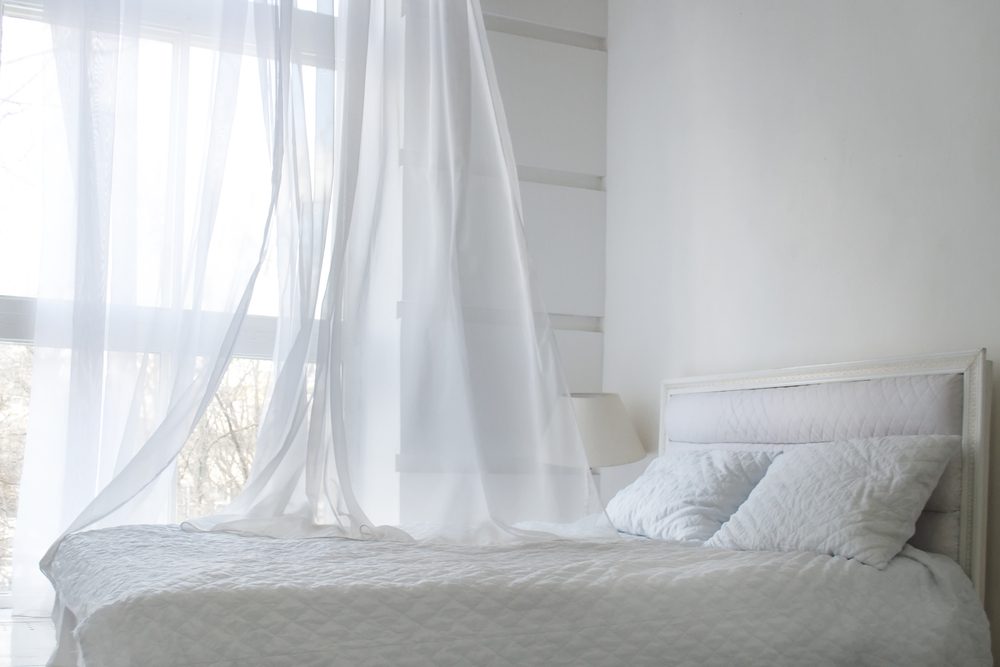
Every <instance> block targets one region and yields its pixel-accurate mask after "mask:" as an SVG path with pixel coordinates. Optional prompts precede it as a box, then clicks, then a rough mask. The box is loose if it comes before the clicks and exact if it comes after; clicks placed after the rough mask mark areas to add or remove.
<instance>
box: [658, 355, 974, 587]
mask: <svg viewBox="0 0 1000 667" xmlns="http://www.w3.org/2000/svg"><path fill="white" fill-rule="evenodd" d="M990 366H991V364H990V362H989V361H987V360H986V351H985V350H979V351H976V352H967V353H959V354H944V355H931V356H923V357H910V358H902V359H890V360H885V361H875V362H859V363H847V364H831V365H825V366H807V367H801V368H786V369H781V370H775V371H763V372H757V373H751V374H745V375H724V376H715V377H701V378H686V379H681V380H670V381H667V382H665V383H664V385H663V395H662V399H661V400H662V404H661V415H662V418H661V420H660V451H661V452H662V451H663V450H664V449H665V448H666V447H695V448H698V447H704V446H709V445H710V446H712V447H725V448H755V449H760V448H765V449H770V448H776V449H785V448H788V447H794V446H795V445H797V444H803V443H810V442H830V441H835V440H844V439H848V438H864V437H875V436H884V435H923V434H937V435H954V436H961V439H962V447H961V452H960V455H956V457H955V459H954V460H953V461H952V463H951V464H950V465H949V466H948V469H947V470H946V471H945V473H944V475H942V478H941V482H940V483H939V485H938V488H937V490H935V492H934V494H933V495H932V497H931V499H930V500H929V501H928V503H927V506H926V508H925V511H924V513H923V514H922V515H921V518H920V520H919V521H918V523H917V532H916V534H915V535H914V536H913V538H912V539H911V540H910V541H911V542H912V543H913V544H914V545H915V546H918V547H920V548H922V549H925V550H927V551H933V552H937V553H942V554H945V555H947V556H950V557H951V558H954V559H955V560H956V561H957V562H958V563H959V565H961V566H962V569H964V570H965V572H966V574H968V575H969V577H970V578H971V579H972V582H973V584H975V586H976V590H977V591H978V592H979V595H980V597H982V596H983V594H984V590H985V589H984V584H985V565H986V559H985V552H986V494H987V488H988V487H987V472H988V469H989V460H988V456H989V433H988V428H989V409H990V388H991V378H992V375H991V372H990Z"/></svg>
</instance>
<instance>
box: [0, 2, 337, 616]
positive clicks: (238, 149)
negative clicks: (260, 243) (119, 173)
mask: <svg viewBox="0 0 1000 667" xmlns="http://www.w3.org/2000/svg"><path fill="white" fill-rule="evenodd" d="M248 2H250V0H248ZM317 4H319V5H323V6H325V5H326V4H327V3H323V2H320V3H317V2H316V0H300V2H299V3H298V10H297V12H296V21H300V20H303V19H305V20H304V23H305V24H306V26H305V27H306V28H307V29H306V30H305V33H308V34H306V35H305V36H304V37H302V38H301V39H300V40H299V41H298V44H300V45H301V48H300V49H299V50H298V51H297V52H296V53H295V54H293V59H294V60H295V61H296V62H298V63H299V64H300V65H301V67H302V69H301V71H302V76H303V77H304V78H306V79H307V80H308V79H309V78H310V77H315V72H316V71H317V67H329V68H331V69H332V59H333V53H332V45H330V44H325V43H311V42H310V41H309V40H310V35H313V37H312V39H313V40H314V42H315V40H316V36H318V35H319V34H322V33H321V32H320V31H315V32H313V31H310V30H308V27H309V26H308V24H310V23H316V22H317V21H323V20H330V17H328V16H324V15H323V14H322V13H319V14H317V13H316V12H317ZM336 4H337V3H334V10H335V9H336ZM103 6H104V5H103V4H101V5H95V7H103ZM0 8H2V10H3V12H4V15H3V40H2V43H0V49H2V51H0V146H2V151H0V603H2V602H3V595H4V591H9V588H10V577H11V548H12V538H13V535H14V531H15V530H17V498H18V488H19V482H20V476H21V465H22V461H23V453H24V448H25V444H26V433H27V430H28V419H29V398H30V392H31V368H32V355H33V347H32V345H33V342H34V340H33V322H34V311H35V300H36V299H37V298H38V297H39V295H40V294H42V293H46V292H45V286H44V284H42V285H40V280H39V270H38V267H39V266H40V261H41V254H42V252H43V251H44V248H43V238H42V236H43V231H42V230H43V228H44V224H43V222H44V220H45V216H46V215H48V214H49V213H50V211H51V210H52V209H53V208H54V207H57V206H58V205H59V202H53V201H51V200H50V199H47V198H46V196H45V192H46V190H47V188H46V183H47V182H49V181H51V179H66V178H69V173H68V171H69V170H68V167H67V170H66V173H58V170H53V169H52V165H56V164H59V163H60V162H62V163H65V164H68V158H66V141H65V137H64V136H58V133H53V132H51V128H53V127H60V126H61V125H62V123H63V119H62V116H61V114H62V111H61V109H60V107H59V104H58V99H59V93H60V91H59V87H58V86H59V82H58V78H57V71H56V63H55V59H54V57H53V53H52V37H51V28H50V26H49V25H48V24H47V23H45V22H44V21H43V20H42V18H43V12H42V9H41V5H40V1H39V0H7V2H6V3H0ZM217 8H218V3H217V2H215V1H213V0H162V1H160V2H157V1H156V0H146V2H145V3H144V11H145V13H144V16H143V17H142V20H143V21H146V20H147V19H148V20H149V23H148V24H147V23H145V22H144V23H142V24H140V27H139V37H140V39H139V41H138V49H137V59H136V63H135V66H136V68H137V72H138V81H139V94H138V96H137V105H138V109H137V114H136V118H137V119H138V120H137V124H138V125H140V126H139V127H137V128H136V137H137V141H138V143H139V145H140V150H142V151H143V152H144V154H145V155H146V156H147V159H144V160H143V161H142V163H141V165H140V167H139V168H138V169H137V170H136V173H135V180H136V185H135V187H136V190H137V192H138V193H139V196H138V197H137V198H136V206H135V227H136V229H137V230H138V232H137V234H136V236H137V238H136V245H135V247H136V252H135V256H134V257H131V258H126V259H127V260H129V261H135V262H136V263H137V264H138V265H139V266H140V270H138V271H137V272H136V280H135V284H134V285H133V286H130V288H134V291H135V297H134V299H133V300H132V301H131V306H130V307H131V308H133V309H134V310H135V311H136V317H137V318H140V319H141V318H142V317H143V316H144V314H148V313H149V312H151V311H153V310H155V309H156V308H160V307H163V305H164V302H163V299H164V298H165V297H164V295H163V294H162V290H161V289H160V287H159V286H158V283H160V282H162V281H157V280H152V279H148V280H147V278H149V277H151V276H155V275H157V272H161V271H163V270H164V266H163V265H162V262H161V260H160V257H159V253H160V252H161V250H160V246H159V243H158V238H160V235H162V234H164V233H171V232H173V233H178V234H185V233H189V230H186V229H185V228H184V226H183V223H181V225H180V226H179V227H176V226H175V228H171V227H170V226H169V225H170V224H171V222H170V220H168V214H167V213H166V212H165V211H164V207H163V206H161V205H159V202H161V201H164V200H165V198H164V197H162V196H161V193H160V192H159V190H158V188H163V187H164V186H163V183H164V182H166V181H167V180H169V179H168V178H166V176H165V172H166V170H168V169H171V168H173V169H176V170H177V173H179V174H181V175H182V176H181V177H180V178H177V179H173V180H174V181H176V182H177V183H179V184H180V187H185V188H187V189H188V191H189V193H188V196H187V197H185V198H182V200H183V201H185V202H186V206H187V207H188V208H187V209H186V210H183V211H179V212H176V216H175V220H181V221H183V220H184V219H186V218H189V217H190V216H191V215H192V210H193V208H192V207H193V206H194V205H195V201H196V199H197V194H198V178H199V177H200V176H201V174H200V173H199V172H200V170H199V169H197V168H192V167H191V165H194V164H199V165H200V164H201V161H202V158H203V156H202V155H199V154H198V152H199V151H202V152H203V151H204V150H206V145H207V137H201V136H200V135H199V132H202V133H203V132H204V128H203V127H201V126H200V125H199V124H198V122H197V121H198V120H200V119H202V118H204V117H206V115H207V113H208V112H207V111H206V109H209V108H211V107H210V105H211V103H212V95H213V94H214V92H215V87H214V83H215V82H214V81H213V79H212V71H213V68H212V62H213V59H214V53H213V52H211V51H209V50H208V49H207V48H206V47H205V46H204V44H201V43H200V42H199V38H198V26H199V21H204V20H216V19H217V18H218V16H217V13H216V14H213V11H214V9H217ZM320 11H322V10H320ZM242 58H243V62H242V67H241V72H240V85H239V93H238V99H237V110H236V114H235V117H234V121H233V122H234V128H233V136H234V137H239V141H236V142H233V145H232V146H231V148H230V151H229V158H228V159H229V161H230V165H231V166H234V169H231V170H230V171H234V172H236V173H235V176H233V175H231V174H229V173H227V176H226V179H227V180H226V182H225V183H224V185H223V194H222V197H221V200H220V204H219V209H218V214H217V226H218V228H219V231H218V234H219V235H220V236H221V237H222V238H223V239H224V240H225V241H226V243H222V244H219V245H220V246H221V247H222V248H223V249H224V248H225V247H226V245H228V244H231V245H232V246H233V247H234V248H235V246H236V245H238V244H240V243H245V242H246V234H245V228H246V225H245V224H244V220H245V219H246V218H247V216H262V213H261V212H262V211H264V212H266V210H267V201H268V198H269V193H268V192H267V191H266V190H262V191H257V190H248V189H247V188H245V187H243V183H246V182H258V183H259V182H264V183H268V182H269V181H270V153H269V149H268V128H267V127H266V125H265V124H264V123H263V122H261V104H260V94H259V92H258V91H259V86H260V80H259V76H260V73H259V68H258V65H257V60H256V57H255V56H254V55H253V49H252V48H249V47H247V48H245V49H244V55H243V56H242ZM309 88H310V87H308V86H307V87H306V90H309ZM306 102H307V103H306V105H305V107H306V108H305V112H306V124H307V126H308V127H309V133H310V134H313V132H314V122H313V121H314V119H313V117H312V112H313V110H314V109H313V107H314V105H313V104H312V103H311V101H310V100H308V99H307V100H306ZM172 105H173V107H172ZM177 105H182V108H186V109H187V111H188V114H187V117H188V118H189V119H191V122H190V123H188V124H187V126H186V127H185V128H184V130H183V131H184V132H187V133H188V134H187V135H186V141H187V148H188V153H187V154H186V155H181V156H178V155H176V154H172V153H171V150H172V146H173V145H175V144H171V142H170V141H168V137H169V136H171V132H174V133H176V132H177V131H178V130H177V128H176V127H173V128H172V127H171V126H170V123H171V117H173V118H176V117H177V113H176V111H177ZM170 109H173V116H171V113H168V110H170ZM182 115H183V114H182ZM191 153H194V154H193V155H192V154H191ZM148 156H155V157H153V158H152V159H148ZM240 170H242V171H240ZM227 188H228V190H227ZM112 233H114V230H112ZM213 247H215V246H213ZM234 252H235V250H234ZM274 255H275V253H273V252H272V253H271V258H272V261H271V263H270V264H268V265H265V268H264V271H263V272H262V274H261V277H260V278H259V279H258V288H257V290H256V291H255V294H254V300H253V302H252V304H251V308H250V312H251V316H250V317H248V319H247V322H246V324H245V326H244V329H243V331H242V332H241V335H240V339H239V341H238V343H237V347H236V355H237V358H235V359H234V360H233V361H232V362H231V363H230V365H229V368H228V371H227V373H226V375H225V377H224V378H223V381H222V384H221V386H220V389H219V392H218V394H217V396H216V397H215V399H214V400H213V402H212V403H211V405H210V406H209V408H208V410H207V411H206V413H205V415H204V416H203V418H202V420H201V422H200V423H199V424H198V426H197V427H196V428H195V430H194V432H193V434H192V436H191V438H190V439H189V441H188V443H187V445H186V446H185V448H184V450H183V451H182V452H181V454H180V456H179V457H178V459H177V461H176V464H175V466H176V468H175V480H176V486H175V507H174V511H175V518H176V520H184V519H186V518H189V517H193V516H198V515H204V514H210V513H213V512H216V511H218V510H220V509H221V508H222V507H224V506H225V505H226V504H227V503H228V502H229V501H230V500H231V499H232V498H233V496H234V495H235V494H236V493H238V492H239V490H240V489H241V488H242V487H243V485H244V483H245V482H246V479H247V475H248V473H249V470H250V466H251V463H252V461H253V455H254V449H255V443H256V431H257V426H258V420H259V416H260V413H261V409H262V407H263V405H264V402H265V401H266V398H267V392H268V387H269V384H270V380H271V362H270V361H267V360H266V359H268V358H269V357H270V354H271V349H272V347H273V345H274V337H275V325H276V323H275V315H276V309H277V299H278V286H277V278H276V273H275V270H274V264H273V257H274ZM109 261H110V263H111V264H112V265H113V264H114V262H115V261H116V258H115V257H111V258H110V259H109ZM213 266H214V267H215V268H214V269H213V270H218V271H225V270H226V268H225V262H224V261H222V262H215V264H214V265H213ZM113 268H114V267H113V266H112V269H113ZM113 273H114V271H113V270H112V274H113ZM112 288H113V286H112ZM134 352H136V354H137V356H142V355H144V354H146V353H152V352H154V350H142V349H136V350H134ZM151 356H155V355H151ZM151 400H152V399H151Z"/></svg>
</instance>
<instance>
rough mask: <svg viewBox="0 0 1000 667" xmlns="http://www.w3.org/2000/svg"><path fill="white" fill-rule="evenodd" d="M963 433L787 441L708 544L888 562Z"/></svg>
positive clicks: (909, 533)
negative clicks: (788, 445)
mask: <svg viewBox="0 0 1000 667" xmlns="http://www.w3.org/2000/svg"><path fill="white" fill-rule="evenodd" d="M960 446H961V438H960V437H959V436H940V435H938V436H934V435H925V436H889V437H885V438H861V439H857V440H847V441H843V442H830V443H814V444H808V445H798V446H796V447H794V448H789V450H788V451H786V452H785V453H784V454H782V455H781V456H779V457H778V459H777V460H776V461H775V462H774V464H773V465H771V467H770V468H769V469H768V471H767V474H766V475H765V476H764V479H763V480H761V482H760V483H759V484H758V485H757V486H756V487H755V488H754V490H753V491H751V492H750V496H749V497H748V498H747V501H746V502H745V503H743V505H742V506H740V508H739V509H738V510H737V511H736V513H735V514H734V515H733V516H732V517H730V519H729V521H727V522H726V523H725V524H724V525H723V526H722V528H721V529H720V530H719V532H718V533H716V534H715V535H714V536H713V537H712V538H711V539H710V540H708V542H707V544H709V545H711V546H717V547H721V548H728V549H755V550H772V551H795V550H802V551H815V552H818V553H826V554H831V555H839V556H844V557H847V558H855V559H857V560H859V561H861V562H862V563H867V564H869V565H874V566H875V567H879V568H882V567H885V566H886V565H887V564H888V562H889V560H890V559H891V558H892V557H893V556H895V555H896V554H897V553H899V550H900V549H902V548H903V545H904V544H905V543H906V541H907V540H908V539H910V538H911V537H912V536H913V534H914V530H915V524H916V521H917V518H918V517H919V516H920V513H921V512H922V511H923V509H924V506H925V505H926V504H927V499H928V498H929V497H930V496H931V493H932V492H933V491H934V488H935V487H936V486H937V483H938V480H939V479H940V478H941V473H942V472H943V471H944V469H945V467H946V466H947V465H948V462H949V461H950V460H952V458H953V456H954V453H955V451H956V449H957V448H958V447H960Z"/></svg>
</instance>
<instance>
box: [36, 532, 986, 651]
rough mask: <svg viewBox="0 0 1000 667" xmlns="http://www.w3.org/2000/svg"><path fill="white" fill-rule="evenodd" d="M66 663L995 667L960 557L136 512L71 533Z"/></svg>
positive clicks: (64, 587) (61, 570) (66, 565)
mask: <svg viewBox="0 0 1000 667" xmlns="http://www.w3.org/2000/svg"><path fill="white" fill-rule="evenodd" d="M50 574H51V578H52V579H53V582H54V584H55V586H56V589H57V593H58V595H59V600H60V603H61V604H63V605H64V606H65V609H66V613H65V624H64V625H65V627H64V630H65V632H64V633H63V639H62V641H61V648H60V652H59V653H57V656H58V657H57V659H56V661H55V662H54V663H53V664H67V665H72V664H77V660H79V664H83V665H86V667H118V666H125V665H146V666H148V667H155V666H159V665H202V666H211V667H237V666H239V667H248V666H250V667H253V666H264V665H267V666H271V667H293V666H294V667H311V666H319V665H324V666H339V665H351V666H354V667H367V666H372V667H374V666H379V667H381V666H390V665H392V666H418V665H420V666H423V665H434V666H436V667H446V666H450V665H519V666H523V665H635V666H641V665H709V666H711V665H719V666H723V665H725V666H727V667H728V666H729V665H733V664H740V665H796V666H798V665H805V664H810V665H905V666H907V667H913V666H915V665H934V666H937V665H942V664H961V665H989V664H992V660H991V657H990V648H989V633H988V625H987V621H986V617H985V614H984V613H983V610H982V608H981V606H980V604H979V602H978V599H977V597H976V595H975V592H974V590H973V588H972V585H971V584H970V582H969V581H968V579H967V578H966V577H965V575H964V574H963V573H962V571H961V569H960V568H959V567H958V566H957V565H956V564H955V563H954V562H953V561H951V560H949V559H947V558H945V557H943V556H939V555H933V554H927V553H924V552H922V551H919V550H917V549H915V548H913V547H909V546H908V547H906V548H905V549H904V551H903V553H902V554H901V555H900V556H897V557H896V558H895V559H894V560H893V561H892V562H891V563H890V565H889V567H888V568H887V569H885V570H883V571H879V570H876V569H875V568H873V567H869V566H866V565H862V564H860V563H857V562H855V561H850V560H845V559H842V558H836V557H830V556H823V555H817V554H808V553H765V552H734V551H725V550H717V549H710V548H707V547H703V546H696V545H684V544H670V543H665V542H657V541H652V540H619V541H606V542H574V541H556V542H544V543H535V544H524V545H518V546H506V547H467V546H449V545H440V544H438V545H433V544H403V543H392V542H361V541H349V540H342V539H272V538H264V537H246V536H239V535H232V534H225V533H192V532H185V531H182V530H180V529H179V528H177V527H170V526H130V527H121V528H112V529H105V530H95V531H89V532H84V533H79V534H76V535H72V536H70V537H68V538H67V539H66V540H65V541H64V542H63V543H62V545H61V546H60V547H59V549H58V552H57V554H56V557H55V560H54V561H53V563H52V567H51V572H50Z"/></svg>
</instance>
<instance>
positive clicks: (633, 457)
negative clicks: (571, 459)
mask: <svg viewBox="0 0 1000 667" xmlns="http://www.w3.org/2000/svg"><path fill="white" fill-rule="evenodd" d="M572 396H573V409H574V410H575V411H576V421H577V424H578V425H579V427H580V437H581V438H583V447H584V449H585V450H586V451H587V462H588V463H589V464H590V467H591V468H604V467H607V466H618V465H624V464H626V463H632V462H633V461H638V460H639V459H641V458H642V457H644V456H645V455H646V450H645V448H643V446H642V442H640V441H639V436H638V435H637V434H636V432H635V427H634V426H632V421H631V420H630V419H629V416H628V412H626V411H625V404H624V403H622V399H621V396H619V395H618V394H573V395H572Z"/></svg>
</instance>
